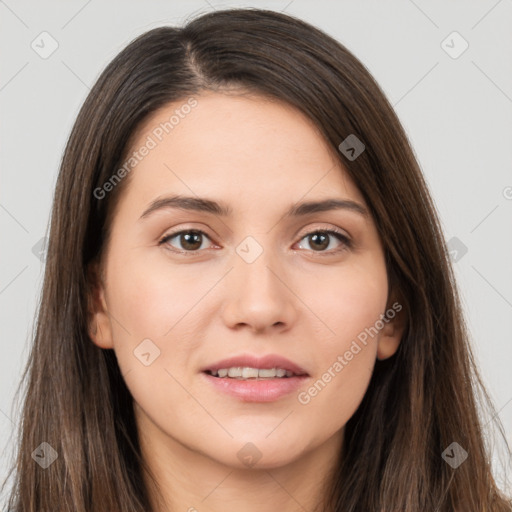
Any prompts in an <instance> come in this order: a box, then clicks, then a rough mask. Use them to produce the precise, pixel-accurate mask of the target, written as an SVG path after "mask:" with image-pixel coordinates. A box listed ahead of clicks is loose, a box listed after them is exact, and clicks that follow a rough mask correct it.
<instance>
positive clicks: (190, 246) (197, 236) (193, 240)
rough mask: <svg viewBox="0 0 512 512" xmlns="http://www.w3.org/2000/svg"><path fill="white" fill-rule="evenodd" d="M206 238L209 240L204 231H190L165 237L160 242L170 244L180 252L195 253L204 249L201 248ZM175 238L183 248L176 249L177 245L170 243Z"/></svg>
mask: <svg viewBox="0 0 512 512" xmlns="http://www.w3.org/2000/svg"><path fill="white" fill-rule="evenodd" d="M204 237H206V238H208V236H207V235H206V233H204V232H203V231H198V230H195V229H194V230H192V229H189V230H185V231H179V232H177V233H172V234H170V235H167V236H165V237H164V238H162V240H160V244H166V243H169V245H171V246H172V247H174V248H176V249H178V250H181V251H186V252H194V251H197V250H199V249H201V248H202V247H201V246H202V243H203V238H204ZM174 238H176V239H177V240H178V243H179V244H180V245H181V247H180V246H178V247H176V246H175V245H173V244H171V243H170V241H171V240H173V239H174Z"/></svg>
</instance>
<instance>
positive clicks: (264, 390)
mask: <svg viewBox="0 0 512 512" xmlns="http://www.w3.org/2000/svg"><path fill="white" fill-rule="evenodd" d="M203 375H204V376H205V377H206V379H207V380H208V382H210V383H211V384H212V386H215V388H216V389H218V390H219V391H222V392H224V393H226V394H227V395H231V396H234V397H235V398H238V399H240V400H242V401H244V402H274V401H275V400H279V399H280V398H282V397H283V396H286V395H288V394H290V393H293V392H294V391H297V389H299V388H300V387H301V386H302V385H303V384H304V382H305V381H306V380H307V379H308V376H307V375H304V376H301V377H298V376H296V377H286V378H284V377H283V378H278V377H276V378H274V379H265V380H255V379H254V380H252V379H248V380H242V379H230V378H228V377H226V378H220V377H214V376H213V375H210V374H209V373H205V372H203Z"/></svg>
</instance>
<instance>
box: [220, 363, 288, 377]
mask: <svg viewBox="0 0 512 512" xmlns="http://www.w3.org/2000/svg"><path fill="white" fill-rule="evenodd" d="M211 374H212V375H214V376H215V377H221V378H224V377H230V378H232V379H258V378H259V379H273V378H276V377H277V378H283V377H293V375H294V373H293V372H291V371H289V370H284V369H283V368H272V369H267V368H249V367H243V368H242V367H240V366H238V367H232V368H222V369H219V370H217V371H215V370H212V371H211Z"/></svg>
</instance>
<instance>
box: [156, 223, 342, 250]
mask: <svg viewBox="0 0 512 512" xmlns="http://www.w3.org/2000/svg"><path fill="white" fill-rule="evenodd" d="M184 233H196V234H201V235H204V236H205V237H206V238H208V239H210V237H209V236H208V235H207V234H206V233H205V232H204V231H201V230H200V229H182V230H181V231H176V232H174V233H169V234H167V235H165V236H164V237H163V238H161V239H160V241H159V242H158V245H163V244H166V243H167V242H168V241H169V240H171V239H172V238H175V237H176V236H178V235H181V234H184ZM319 233H323V234H329V235H332V236H334V237H336V238H337V239H338V240H339V241H340V242H342V244H343V245H342V247H340V248H338V249H334V250H332V249H331V250H330V251H314V250H312V249H309V251H310V252H313V253H315V255H318V256H332V255H333V254H339V253H341V252H343V251H346V250H349V249H351V248H352V240H350V239H349V238H348V237H347V236H346V235H344V234H343V233H341V232H339V231H336V230H334V229H316V230H314V231H310V232H309V233H306V234H305V235H304V236H302V237H301V238H300V240H299V242H300V241H301V240H304V239H305V238H307V237H308V236H312V235H316V234H319ZM168 250H170V251H172V252H174V253H177V254H185V255H187V256H193V255H195V254H198V253H199V252H200V250H195V251H184V250H179V249H176V248H173V249H168Z"/></svg>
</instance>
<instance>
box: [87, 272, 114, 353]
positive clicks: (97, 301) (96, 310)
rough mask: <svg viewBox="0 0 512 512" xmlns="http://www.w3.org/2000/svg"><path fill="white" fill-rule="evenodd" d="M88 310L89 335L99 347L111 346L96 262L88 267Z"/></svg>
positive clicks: (104, 301)
mask: <svg viewBox="0 0 512 512" xmlns="http://www.w3.org/2000/svg"><path fill="white" fill-rule="evenodd" d="M87 276H88V284H89V291H88V297H87V300H88V311H87V323H88V332H89V337H90V338H91V340H92V341H93V343H94V344H95V345H97V346H98V347H100V348H113V342H112V324H111V322H110V315H109V312H108V307H107V301H106V300H105V285H104V279H103V277H102V273H101V270H100V268H99V264H98V263H93V264H91V266H90V267H89V269H88V272H87Z"/></svg>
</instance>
